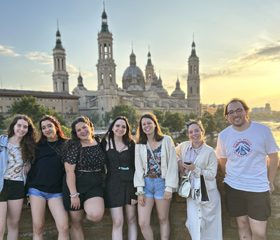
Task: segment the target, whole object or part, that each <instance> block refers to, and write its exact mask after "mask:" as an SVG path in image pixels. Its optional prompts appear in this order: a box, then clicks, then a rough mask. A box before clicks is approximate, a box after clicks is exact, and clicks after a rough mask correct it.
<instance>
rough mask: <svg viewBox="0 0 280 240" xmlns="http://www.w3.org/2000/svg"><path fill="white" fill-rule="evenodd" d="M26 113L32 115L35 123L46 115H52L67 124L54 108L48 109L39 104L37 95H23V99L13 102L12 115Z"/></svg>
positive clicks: (61, 122)
mask: <svg viewBox="0 0 280 240" xmlns="http://www.w3.org/2000/svg"><path fill="white" fill-rule="evenodd" d="M15 114H25V115H27V116H28V117H30V118H31V119H32V121H33V123H34V124H36V123H38V122H39V121H40V119H41V118H42V117H43V116H44V115H46V114H49V115H52V116H54V117H56V118H57V120H58V121H59V122H60V124H63V125H64V124H65V120H64V117H63V116H62V115H59V114H58V113H57V111H55V110H53V109H47V108H46V107H45V106H44V105H42V104H38V103H37V99H36V98H35V97H26V96H23V97H22V98H21V100H19V101H15V102H13V104H12V106H11V115H12V116H13V115H15Z"/></svg>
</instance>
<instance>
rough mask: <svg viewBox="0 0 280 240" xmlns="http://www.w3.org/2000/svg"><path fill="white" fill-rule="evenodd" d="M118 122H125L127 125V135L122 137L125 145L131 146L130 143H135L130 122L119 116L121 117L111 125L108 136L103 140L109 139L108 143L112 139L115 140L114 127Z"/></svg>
mask: <svg viewBox="0 0 280 240" xmlns="http://www.w3.org/2000/svg"><path fill="white" fill-rule="evenodd" d="M118 120H123V121H124V122H125V125H126V132H125V134H124V135H123V136H122V140H123V142H124V144H125V145H126V146H128V145H129V143H130V142H131V141H133V139H132V137H131V130H130V126H129V123H128V120H127V118H126V117H125V116H119V117H116V118H115V119H114V120H113V122H112V123H111V125H110V127H109V128H108V131H107V132H106V134H105V135H104V137H103V139H106V138H107V137H108V141H110V139H113V138H114V132H113V130H112V129H113V127H114V125H115V123H116V121H118Z"/></svg>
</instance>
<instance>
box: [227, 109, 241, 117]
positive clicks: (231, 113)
mask: <svg viewBox="0 0 280 240" xmlns="http://www.w3.org/2000/svg"><path fill="white" fill-rule="evenodd" d="M243 110H244V109H242V108H237V109H236V110H235V111H233V110H231V111H229V112H228V113H227V115H229V116H233V114H234V113H236V114H237V115H239V114H241V113H242V112H243Z"/></svg>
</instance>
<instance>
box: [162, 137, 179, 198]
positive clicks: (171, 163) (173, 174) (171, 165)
mask: <svg viewBox="0 0 280 240" xmlns="http://www.w3.org/2000/svg"><path fill="white" fill-rule="evenodd" d="M167 140H168V141H167V144H166V145H165V147H166V157H167V158H168V159H166V163H167V166H166V167H167V173H166V181H165V191H166V192H170V193H172V188H177V187H178V181H179V179H178V162H177V155H176V150H175V147H174V143H173V141H172V139H171V138H168V139H167Z"/></svg>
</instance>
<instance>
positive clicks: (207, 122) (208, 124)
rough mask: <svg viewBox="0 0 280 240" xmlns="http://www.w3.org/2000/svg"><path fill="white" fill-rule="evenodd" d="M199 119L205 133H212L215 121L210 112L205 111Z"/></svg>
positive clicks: (214, 128)
mask: <svg viewBox="0 0 280 240" xmlns="http://www.w3.org/2000/svg"><path fill="white" fill-rule="evenodd" d="M201 121H202V124H203V127H204V128H205V134H213V133H214V132H215V131H216V126H217V122H216V120H215V118H214V116H213V115H212V114H211V113H209V112H205V113H204V114H203V117H202V120H201Z"/></svg>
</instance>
